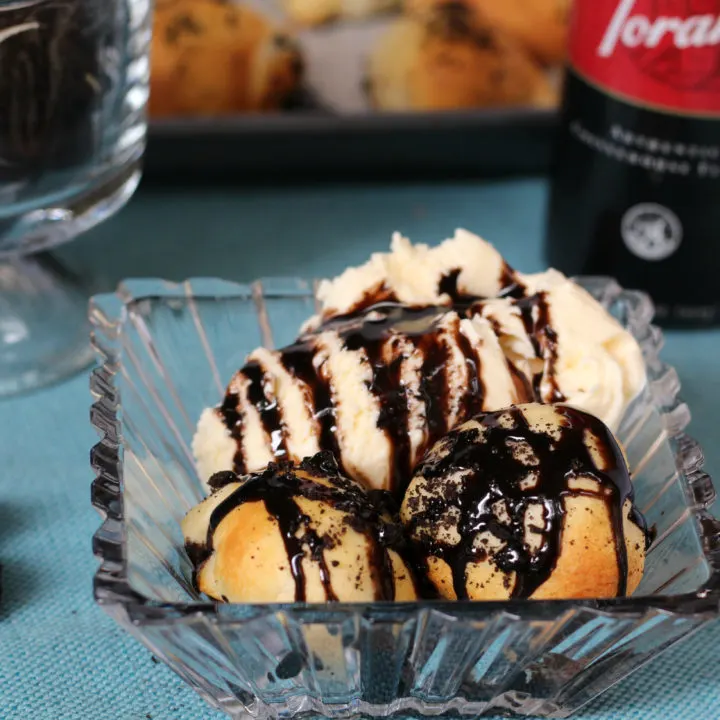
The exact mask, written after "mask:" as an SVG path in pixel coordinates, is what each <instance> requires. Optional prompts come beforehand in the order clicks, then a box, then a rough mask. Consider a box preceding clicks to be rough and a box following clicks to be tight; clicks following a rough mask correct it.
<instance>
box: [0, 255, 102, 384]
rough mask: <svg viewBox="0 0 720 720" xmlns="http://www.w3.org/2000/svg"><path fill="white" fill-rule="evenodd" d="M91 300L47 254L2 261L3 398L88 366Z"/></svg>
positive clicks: (0, 350)
mask: <svg viewBox="0 0 720 720" xmlns="http://www.w3.org/2000/svg"><path fill="white" fill-rule="evenodd" d="M88 296H89V292H88V289H87V288H85V287H83V284H82V283H81V282H80V281H78V280H77V279H76V278H74V277H73V276H72V275H71V274H69V273H68V272H67V271H66V270H65V269H64V268H63V267H62V266H61V265H60V264H59V263H58V262H57V261H56V260H55V259H54V258H53V257H52V256H50V255H48V254H45V253H41V254H38V255H24V256H18V257H13V258H7V257H5V258H3V259H2V260H0V395H11V394H15V393H19V392H22V391H25V390H30V389H32V388H35V387H39V386H41V385H46V384H49V383H52V382H55V381H57V380H60V379H62V378H64V377H66V376H68V375H70V374H72V373H74V372H76V371H78V370H81V369H82V368H84V367H87V366H88V365H89V364H90V362H91V361H92V353H91V350H90V344H89V325H88V321H87V302H88Z"/></svg>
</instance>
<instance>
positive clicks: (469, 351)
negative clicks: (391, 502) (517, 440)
mask: <svg viewBox="0 0 720 720" xmlns="http://www.w3.org/2000/svg"><path fill="white" fill-rule="evenodd" d="M446 316H447V308H438V307H422V308H412V307H407V306H404V305H400V304H397V303H382V304H379V305H375V306H373V307H372V308H370V309H369V310H368V312H367V313H365V314H364V315H362V316H358V317H352V318H349V317H342V318H334V319H333V320H331V321H329V322H328V323H326V324H325V325H324V326H323V328H322V330H323V331H333V332H335V333H337V335H338V337H339V338H340V339H341V341H342V343H343V347H344V348H345V349H346V350H348V351H362V352H363V354H364V357H366V358H367V362H368V363H369V365H370V368H371V371H372V379H371V381H370V383H369V386H368V391H369V392H371V393H372V394H373V395H374V396H375V397H377V398H378V399H379V400H380V403H379V405H380V408H381V409H380V413H379V416H378V421H377V426H378V427H379V428H380V429H382V431H383V432H384V433H385V434H386V436H387V438H388V441H389V446H390V447H391V449H392V457H391V458H390V473H391V476H392V479H393V490H394V491H395V492H396V493H397V494H398V496H399V497H401V496H402V493H403V492H404V490H405V487H406V484H407V482H409V479H410V477H411V471H412V466H413V456H412V448H411V445H410V428H409V423H410V411H409V401H410V398H409V397H408V393H409V390H408V388H407V387H406V385H405V383H404V381H403V378H402V368H403V363H404V361H405V360H406V359H407V358H408V357H409V356H410V355H411V354H413V353H419V354H420V356H421V357H422V359H423V362H422V367H421V372H420V379H419V394H420V396H421V398H422V400H423V402H424V405H425V420H426V424H427V434H426V435H427V436H426V438H425V444H424V446H423V447H421V448H419V451H418V454H419V455H421V454H422V453H423V452H424V450H425V449H426V448H427V447H429V445H430V444H432V443H434V442H435V441H436V440H437V439H438V438H439V437H441V436H442V435H443V434H444V433H445V432H447V430H448V429H449V427H448V394H449V391H450V389H449V387H448V378H447V365H448V362H449V353H450V350H449V346H448V343H449V342H451V341H453V342H454V343H455V344H456V345H457V347H458V349H459V350H460V352H461V353H462V354H463V356H464V358H465V362H466V363H467V366H468V371H469V377H470V382H469V383H468V386H467V387H466V388H465V391H464V394H463V397H462V399H461V404H460V416H461V420H464V419H467V418H469V417H471V416H472V415H473V414H475V413H476V412H478V411H480V410H481V409H482V404H483V398H484V394H485V389H484V387H483V384H482V381H481V380H480V372H481V368H480V367H479V363H478V356H477V354H476V352H475V349H474V348H473V347H472V344H471V343H470V341H469V340H468V339H467V338H466V337H465V335H463V333H462V332H461V331H460V321H459V318H456V322H455V323H454V326H452V327H449V328H448V327H445V328H444V329H443V330H442V331H440V330H439V328H438V324H439V323H440V321H441V320H442V319H443V318H445V317H446ZM322 352H324V351H323V349H322V345H321V341H320V339H319V336H318V335H310V336H307V337H306V338H304V339H302V340H300V341H298V342H297V343H295V344H294V345H292V346H290V347H288V348H285V349H283V350H280V351H278V355H277V357H278V360H279V362H280V363H281V364H282V365H283V367H284V368H285V369H286V370H287V371H288V372H289V373H290V374H291V375H292V376H293V377H295V378H296V379H297V380H299V381H301V383H302V387H303V391H304V392H305V394H306V400H307V403H308V406H309V410H310V412H311V415H312V416H313V418H314V419H315V421H316V422H317V423H318V430H319V438H318V442H319V445H320V447H321V448H322V449H323V450H329V451H331V452H332V453H333V454H334V455H335V457H336V458H337V459H338V463H339V465H340V468H341V469H343V455H342V451H341V448H340V447H339V443H338V437H337V432H336V431H337V427H336V413H337V407H336V399H335V397H334V393H333V390H332V378H331V377H330V376H329V369H328V365H327V363H322V362H321V361H320V360H319V357H320V354H321V353H322ZM240 374H241V375H242V376H244V377H245V378H247V379H248V381H249V382H248V383H247V386H246V389H245V391H244V392H245V395H246V398H247V401H248V402H249V403H251V404H252V405H254V407H255V408H256V409H257V411H258V414H259V416H260V418H261V421H262V423H263V427H264V429H265V432H266V434H267V436H268V437H269V438H271V441H272V452H273V454H274V455H275V457H276V458H278V459H281V458H282V457H283V456H286V453H287V444H286V442H287V432H288V431H287V428H286V427H285V426H284V423H283V419H282V407H281V405H279V404H278V403H277V402H276V401H275V400H274V399H273V400H269V399H268V398H267V397H266V394H265V391H264V389H263V388H264V373H263V369H262V367H261V366H260V365H259V364H258V363H256V362H250V363H248V364H247V365H246V366H245V367H243V368H242V369H241V370H240ZM237 407H238V402H237V396H236V395H234V394H230V395H228V396H227V397H226V399H225V402H224V403H223V404H222V406H221V407H220V415H221V417H222V418H223V420H224V422H225V424H226V426H227V427H228V429H230V431H231V435H232V436H233V437H234V438H235V439H236V441H237V442H238V447H239V448H240V449H239V450H238V454H237V455H236V458H235V470H236V472H240V471H241V470H240V469H241V468H245V466H246V463H245V460H244V458H242V457H238V456H242V449H241V446H240V443H239V434H238V429H239V428H241V426H242V418H241V417H240V414H239V413H238V410H237ZM366 480H368V481H369V480H371V479H370V478H367V479H366Z"/></svg>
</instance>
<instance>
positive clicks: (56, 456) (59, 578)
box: [0, 180, 720, 720]
mask: <svg viewBox="0 0 720 720" xmlns="http://www.w3.org/2000/svg"><path fill="white" fill-rule="evenodd" d="M544 197H545V187H544V184H543V183H542V182H541V181H539V180H528V181H523V182H514V183H493V184H462V185H443V186H436V187H435V186H425V185H422V186H403V187H377V186H375V187H368V186H365V187H358V188H348V187H343V188H334V189H328V188H313V189H298V190H277V191H265V192H259V191H256V192H248V191H243V190H238V189H225V190H212V191H211V190H203V191H201V192H198V191H197V190H195V191H190V190H179V189H178V190H174V191H162V192H160V191H149V190H142V191H141V192H140V194H139V195H138V196H137V197H136V198H135V199H134V200H133V201H132V202H131V204H130V206H129V207H128V208H127V209H126V210H124V211H123V212H122V213H121V214H120V215H119V216H118V217H116V218H115V219H113V220H111V221H110V222H108V223H107V225H105V226H103V227H101V228H99V229H98V230H96V231H94V232H92V233H90V234H89V235H88V236H86V237H84V238H81V239H79V240H78V241H77V242H75V243H74V244H73V245H70V246H68V247H67V248H65V249H64V250H63V251H62V257H63V258H64V259H65V260H66V261H67V262H68V263H69V264H70V265H71V266H72V267H73V269H74V270H75V271H76V272H78V273H81V274H92V275H93V276H95V277H96V278H98V282H99V284H100V285H102V286H107V285H110V284H114V282H115V281H116V280H117V279H118V278H120V277H123V276H128V275H136V276H137V275H155V276H165V277H169V278H172V279H180V278H182V277H185V276H189V275H222V276H225V277H229V278H232V279H243V280H249V279H252V278H254V277H256V276H262V275H270V274H284V275H315V276H317V275H326V274H332V273H336V272H338V271H340V270H342V268H343V267H344V266H345V265H346V264H348V263H357V262H361V261H362V260H364V259H365V258H366V257H367V256H368V254H369V253H370V252H372V251H374V250H381V249H384V248H385V247H386V246H387V244H388V241H389V236H390V232H391V231H392V230H395V229H398V230H401V231H403V232H404V233H406V234H408V235H410V237H411V238H412V239H413V240H416V241H427V242H437V241H439V240H441V239H442V238H444V237H446V236H447V235H449V234H451V233H452V231H453V229H454V228H455V227H456V226H464V227H467V228H468V229H471V230H475V231H477V232H479V233H481V234H483V235H484V236H485V237H487V238H488V239H489V240H491V241H493V242H494V243H495V244H496V245H497V246H498V247H499V248H500V250H501V251H502V252H503V253H504V254H505V255H506V257H507V258H508V260H509V261H510V262H511V263H512V264H514V265H516V266H517V267H518V268H519V269H521V270H525V271H534V270H539V269H542V267H544V264H543V262H542V252H541V229H542V212H543V205H544ZM718 353H720V331H703V332H672V333H668V337H667V345H666V348H665V352H664V358H665V360H666V361H667V362H669V363H670V364H672V365H674V366H675V367H676V368H677V369H678V372H679V374H680V377H681V380H682V382H683V387H684V390H683V394H684V397H685V399H686V400H687V401H688V403H689V404H690V407H691V409H692V412H693V422H692V425H691V432H692V434H694V435H695V436H696V437H697V438H698V439H699V440H700V441H701V443H702V444H703V446H704V447H705V449H706V454H707V469H708V470H709V472H710V473H714V474H715V475H717V476H718V477H720V442H718V440H720V435H719V434H718V432H717V429H716V420H717V419H718V417H720V415H719V414H718V412H717V410H716V405H717V404H718V403H720V371H719V370H718V361H717V357H718ZM89 403H90V398H89V393H88V389H87V378H86V377H76V378H74V379H72V380H70V381H67V382H65V383H63V384H61V385H57V386H55V387H53V388H50V389H46V390H43V391H40V392H37V393H35V394H33V395H29V396H25V397H22V398H15V399H11V400H6V401H3V402H0V459H2V469H1V470H0V562H2V563H3V565H4V566H5V567H4V584H5V587H4V596H3V599H2V604H1V605H0V719H1V720H46V719H47V720H136V719H137V720H144V719H145V720H147V719H148V718H155V719H157V720H166V719H167V720H209V719H210V718H219V717H222V716H220V715H218V714H217V713H214V712H212V711H210V710H209V709H208V708H207V707H206V706H205V705H204V704H203V702H202V701H201V700H200V699H199V698H197V697H196V696H195V695H194V694H193V693H192V692H190V691H189V690H187V689H186V688H185V686H184V685H183V683H182V682H181V681H180V680H178V679H177V678H176V677H175V676H174V675H173V674H172V673H171V672H170V671H168V670H167V669H165V668H164V667H163V666H162V665H158V664H156V663H155V662H153V659H152V658H151V656H150V653H148V652H147V651H146V650H145V649H144V648H143V647H142V646H140V645H139V644H138V643H137V642H136V641H135V640H133V639H132V638H131V637H130V636H129V635H127V634H126V633H124V632H123V631H121V630H120V629H119V628H118V627H117V626H116V625H115V624H114V622H113V621H112V620H110V619H109V618H107V617H106V616H105V615H104V614H103V613H102V612H101V611H100V610H99V609H98V608H96V607H95V605H94V604H93V600H92V592H91V584H92V574H93V572H94V569H95V560H94V558H93V557H92V554H91V550H90V537H91V535H92V533H93V531H94V530H95V529H96V528H97V526H98V523H99V518H98V516H97V515H96V514H95V512H94V511H93V510H92V508H91V507H90V503H89V486H90V482H91V479H92V477H91V472H90V468H89V465H88V450H89V448H90V446H91V445H92V444H93V443H94V442H95V439H96V438H95V435H94V433H93V432H92V430H91V428H90V425H89V421H88V406H89ZM719 661H720V624H717V623H716V624H714V625H713V626H711V627H710V628H709V629H707V630H704V631H702V632H701V633H699V634H697V635H695V636H694V637H693V638H691V639H689V640H688V641H687V642H685V643H684V644H682V645H681V646H679V647H677V648H675V649H673V650H671V651H670V652H668V653H666V654H665V655H663V656H662V657H661V658H659V659H658V660H657V661H655V662H653V663H651V664H650V665H649V666H647V667H646V668H644V669H642V670H640V671H639V672H637V673H636V674H635V675H633V676H632V678H631V679H630V680H628V681H625V682H622V683H620V684H619V685H618V686H616V687H615V688H613V689H612V690H610V691H609V692H608V693H606V694H605V696H603V697H602V698H600V699H598V700H597V701H595V702H594V703H592V704H591V705H589V706H588V707H587V708H585V709H584V711H583V712H581V713H580V716H581V717H584V718H587V719H588V720H610V718H613V719H615V718H627V719H628V720H630V719H632V720H659V719H661V718H673V719H676V720H685V719H687V720H690V719H691V718H692V719H693V720H717V719H718V718H720V670H719V669H718V668H720V662H719Z"/></svg>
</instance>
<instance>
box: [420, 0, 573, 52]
mask: <svg viewBox="0 0 720 720" xmlns="http://www.w3.org/2000/svg"><path fill="white" fill-rule="evenodd" d="M445 1H446V0H445ZM442 2H443V0H407V5H406V7H407V11H408V12H409V13H411V14H412V13H420V14H422V13H426V12H428V9H429V8H431V7H433V6H436V5H438V4H439V3H442ZM467 2H468V5H469V6H470V7H471V8H472V9H473V10H474V11H476V12H477V13H479V14H480V15H481V16H482V17H483V18H484V19H485V21H486V22H487V24H488V25H490V26H491V27H494V28H497V29H498V30H500V31H502V32H505V33H507V34H509V35H512V36H513V37H514V38H515V39H516V40H518V42H520V44H521V45H522V46H523V47H524V48H526V49H527V50H529V51H530V52H531V53H532V54H533V55H534V56H535V57H536V58H538V60H540V61H541V62H542V63H545V64H547V65H557V64H560V63H562V62H563V60H564V59H565V51H566V46H567V31H568V21H569V14H570V4H571V0H467Z"/></svg>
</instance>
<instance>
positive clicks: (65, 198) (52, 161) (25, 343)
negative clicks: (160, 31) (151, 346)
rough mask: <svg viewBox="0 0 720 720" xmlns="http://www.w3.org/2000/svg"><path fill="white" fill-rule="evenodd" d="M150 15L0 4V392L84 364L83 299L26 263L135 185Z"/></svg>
mask: <svg viewBox="0 0 720 720" xmlns="http://www.w3.org/2000/svg"><path fill="white" fill-rule="evenodd" d="M151 10H152V2H151V0H0V394H1V393H7V392H12V391H15V390H20V389H24V388H27V387H31V386H34V385H38V384H41V383H42V382H46V381H49V380H52V379H56V378H57V377H59V376H61V375H64V374H66V373H67V372H69V371H71V370H73V369H75V368H77V367H80V366H82V365H83V364H85V363H86V362H88V360H89V358H90V354H89V349H88V347H87V335H86V333H85V332H84V331H79V329H80V326H81V324H82V323H83V322H84V320H83V319H84V317H85V304H86V293H85V292H84V289H83V288H81V287H77V286H74V285H73V283H72V282H71V281H70V278H69V277H68V276H67V275H66V274H65V273H63V272H62V271H61V269H58V268H57V267H55V266H52V265H51V264H49V263H48V262H47V261H46V260H45V259H43V258H42V257H40V258H35V257H33V253H36V252H38V251H41V250H47V249H49V248H51V247H54V246H56V245H58V244H59V243H62V242H65V241H67V240H70V239H72V238H74V237H76V236H77V235H78V234H80V233H81V232H84V231H85V230H87V229H89V228H91V227H92V226H94V225H96V224H97V223H99V222H101V221H103V220H104V219H106V218H107V217H109V216H110V215H112V214H113V213H114V212H115V211H117V210H118V209H119V208H120V207H122V206H123V205H124V204H125V202H127V200H128V199H129V198H130V197H131V195H132V194H133V192H134V190H135V188H136V187H137V184H138V182H139V180H140V161H141V158H142V154H143V151H144V147H145V134H146V114H145V112H146V111H145V108H146V104H147V97H148V81H149V58H148V50H149V46H150V39H151V17H152V12H151ZM58 308H62V312H61V313H60V314H59V317H55V316H56V315H58V312H57V310H58Z"/></svg>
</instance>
